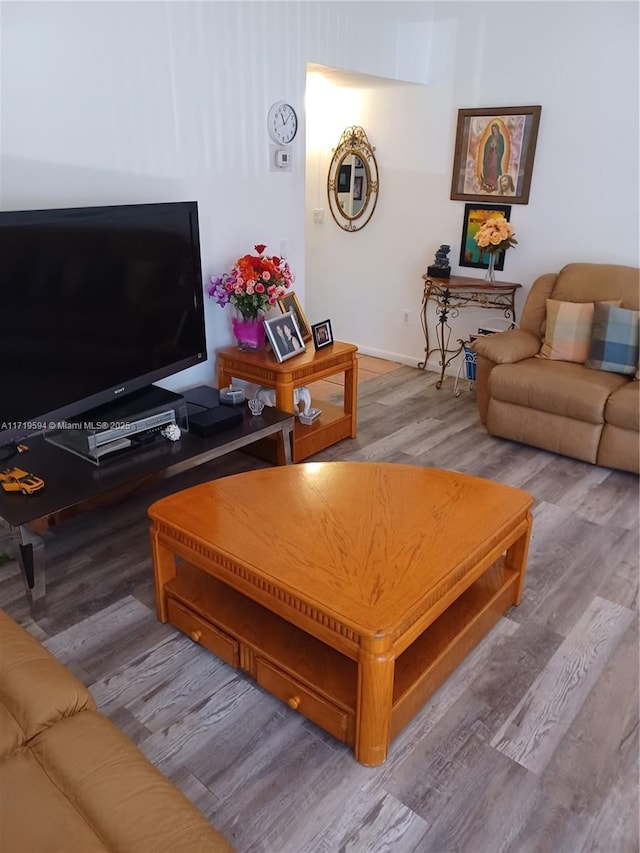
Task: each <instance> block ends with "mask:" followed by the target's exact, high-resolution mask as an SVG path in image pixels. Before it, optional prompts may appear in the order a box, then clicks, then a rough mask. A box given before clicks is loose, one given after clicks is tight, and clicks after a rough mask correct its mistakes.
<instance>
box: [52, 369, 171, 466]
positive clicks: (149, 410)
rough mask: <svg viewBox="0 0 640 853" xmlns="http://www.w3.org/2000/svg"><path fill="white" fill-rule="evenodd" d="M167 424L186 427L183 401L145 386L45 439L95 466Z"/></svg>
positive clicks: (152, 387)
mask: <svg viewBox="0 0 640 853" xmlns="http://www.w3.org/2000/svg"><path fill="white" fill-rule="evenodd" d="M171 424H177V425H178V426H179V427H182V428H183V429H186V427H187V408H186V403H185V400H184V397H183V396H182V394H176V393H175V392H174V391H168V390H167V389H166V388H160V387H158V386H157V385H149V386H148V387H146V388H142V389H141V390H139V391H134V392H133V393H132V394H127V396H126V397H122V398H119V399H115V400H112V401H111V402H109V403H106V404H104V405H102V406H98V407H96V408H94V409H90V410H89V411H87V412H83V413H82V414H81V415H78V416H77V417H75V418H73V419H69V420H66V421H63V422H62V423H61V424H60V425H59V428H58V429H55V430H52V431H50V432H47V433H45V439H46V440H47V441H49V442H51V443H52V444H55V445H57V446H58V447H61V448H62V449H63V450H68V451H70V452H71V453H75V454H77V455H78V456H80V457H81V458H83V459H86V460H87V461H89V462H92V463H93V464H94V465H99V464H100V463H101V462H103V461H104V460H105V459H106V458H109V457H110V456H111V455H112V454H114V453H120V452H122V451H127V450H131V449H135V448H136V447H140V446H141V445H142V444H143V443H145V442H144V441H143V439H144V437H145V436H147V435H149V434H153V433H157V432H159V431H160V430H161V429H163V428H164V427H167V426H170V425H171Z"/></svg>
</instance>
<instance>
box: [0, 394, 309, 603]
mask: <svg viewBox="0 0 640 853" xmlns="http://www.w3.org/2000/svg"><path fill="white" fill-rule="evenodd" d="M241 411H242V421H241V423H239V424H237V425H236V426H232V427H230V428H229V429H225V430H224V431H223V432H218V433H215V434H214V435H211V436H207V437H203V436H199V435H195V434H193V433H189V432H186V433H183V434H182V438H181V439H180V441H168V440H167V439H165V438H161V439H159V440H157V441H154V442H151V443H150V444H149V445H144V446H142V447H137V448H136V449H131V450H130V451H127V452H125V453H123V454H122V455H120V454H113V455H112V456H111V458H110V461H109V463H108V464H104V465H100V466H94V465H87V463H86V461H85V459H83V458H80V457H79V455H78V454H76V453H68V452H67V450H66V448H63V447H61V446H59V445H56V444H53V443H51V442H50V441H45V439H44V436H42V435H39V436H35V437H33V438H31V439H29V440H28V441H27V442H26V444H27V445H28V448H29V452H28V453H27V454H26V455H24V456H21V457H20V459H19V461H18V462H17V463H16V464H18V465H20V466H21V467H23V468H25V469H26V470H28V471H32V472H33V473H34V474H37V475H38V476H39V477H42V479H43V480H44V481H45V487H44V489H42V490H41V491H40V492H37V493H36V494H34V495H26V496H25V495H20V494H7V493H5V492H4V491H2V490H1V489H0V518H3V519H4V520H5V521H6V522H7V523H8V524H9V525H10V527H11V531H12V534H13V538H14V540H15V542H16V544H17V546H18V558H19V561H20V568H21V570H22V576H23V580H24V584H25V590H26V592H27V597H28V600H29V605H30V607H31V608H32V611H35V609H36V607H38V606H39V605H42V604H43V602H44V599H45V590H46V587H45V550H44V539H43V536H42V535H43V534H44V533H45V532H46V531H47V530H48V529H49V528H50V527H52V526H53V525H55V524H58V523H60V522H62V521H64V520H66V519H68V518H70V517H72V516H74V515H77V514H78V513H80V512H86V511H89V510H90V509H92V508H95V507H96V506H100V505H102V504H104V501H105V499H108V498H110V497H112V496H115V495H119V496H122V495H123V494H127V493H129V492H131V491H132V490H133V489H135V488H138V487H140V486H141V485H142V484H145V483H149V482H152V481H157V480H159V479H165V478H168V477H171V476H173V475H174V474H180V473H182V472H183V471H186V470H188V469H189V468H193V467H195V466H197V465H202V464H204V463H206V462H210V461H211V460H213V459H216V458H218V457H220V456H224V455H225V454H227V453H231V452H233V451H234V450H241V449H242V448H244V447H246V446H247V445H250V444H252V443H253V442H256V441H260V440H262V439H265V438H268V437H270V436H274V437H279V439H280V444H281V452H282V453H283V455H284V460H285V462H286V464H288V465H289V464H291V436H292V433H293V423H294V416H293V415H292V414H291V413H290V412H283V411H280V410H279V409H275V408H270V407H268V406H267V407H265V409H264V410H263V412H262V414H261V415H258V416H254V415H252V414H251V413H250V412H249V408H248V407H247V406H246V405H244V406H242V407H241Z"/></svg>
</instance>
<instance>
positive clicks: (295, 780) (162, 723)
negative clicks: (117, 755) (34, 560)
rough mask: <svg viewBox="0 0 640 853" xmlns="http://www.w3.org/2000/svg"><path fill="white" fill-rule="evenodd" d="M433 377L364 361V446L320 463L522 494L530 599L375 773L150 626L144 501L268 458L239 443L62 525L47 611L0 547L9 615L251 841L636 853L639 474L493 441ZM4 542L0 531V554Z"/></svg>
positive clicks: (404, 850) (237, 836)
mask: <svg viewBox="0 0 640 853" xmlns="http://www.w3.org/2000/svg"><path fill="white" fill-rule="evenodd" d="M367 374H373V375H372V376H367ZM436 378H437V377H436V376H435V375H434V374H433V373H428V372H423V371H420V370H418V369H416V368H410V367H404V366H398V365H388V364H385V363H379V364H378V365H376V364H375V359H368V360H366V361H362V362H361V379H367V381H361V383H360V389H359V412H358V424H359V426H358V437H357V438H356V439H353V440H349V439H347V440H345V441H343V442H341V443H340V444H339V445H336V446H334V447H332V448H329V449H328V450H326V451H324V452H322V453H320V454H318V455H317V456H316V457H314V460H318V461H329V460H341V459H349V460H383V461H387V462H402V463H407V464H410V465H424V466H435V467H442V468H449V469H455V470H458V471H463V472H466V473H468V474H475V475H477V476H480V477H487V478H490V479H495V480H498V481H501V482H504V483H508V484H511V485H514V486H517V487H519V488H522V489H525V490H526V491H528V492H530V493H531V494H532V495H533V496H534V498H535V509H534V526H533V538H532V544H531V550H530V556H529V565H528V571H527V577H526V583H525V587H524V596H523V600H522V603H521V605H520V606H519V607H514V608H511V610H510V611H509V612H508V613H507V615H506V617H505V618H503V619H501V620H500V622H499V623H498V625H497V626H496V628H495V629H494V630H493V631H491V633H490V634H489V635H488V636H487V637H486V638H485V639H484V640H483V641H482V643H481V644H480V645H479V646H478V647H477V648H476V649H475V650H474V651H473V652H472V653H471V654H470V655H469V657H468V658H467V659H466V660H465V661H464V663H463V664H462V665H461V666H460V667H459V668H458V669H457V670H456V672H455V673H454V674H453V675H452V676H451V678H449V680H448V681H447V682H446V683H445V685H443V686H442V687H441V688H440V690H438V691H437V693H436V694H435V695H434V696H433V698H432V700H431V701H430V702H429V703H428V704H427V706H426V707H425V708H424V709H423V711H422V712H421V713H419V714H418V716H417V717H416V718H415V719H414V720H413V721H412V722H411V723H410V724H409V725H408V726H407V728H406V729H405V730H404V731H403V732H402V733H401V734H400V736H399V737H398V738H397V740H396V741H395V742H394V743H393V744H392V747H391V751H390V756H389V758H388V760H387V762H386V763H385V764H384V765H383V766H381V767H377V768H366V767H363V766H361V765H360V764H357V763H356V762H355V760H354V758H353V754H352V752H351V750H350V749H348V748H347V747H345V746H343V745H341V744H339V743H337V742H336V741H335V740H333V739H332V738H331V737H329V736H328V735H326V734H325V733H324V732H323V731H321V730H320V729H318V728H317V727H316V726H314V725H313V724H312V723H310V722H308V721H306V720H305V719H304V718H303V717H301V716H300V715H299V714H297V713H296V712H294V711H292V710H290V709H289V708H288V707H286V706H285V705H283V704H282V703H281V702H279V701H278V700H276V699H275V698H274V697H272V696H270V695H269V694H268V693H266V692H264V691H262V690H261V689H260V688H258V687H257V686H256V685H255V684H254V683H253V682H251V681H250V680H249V679H248V678H246V677H245V676H243V675H242V674H241V673H239V672H237V671H235V670H233V669H231V668H230V667H228V666H226V665H225V664H223V663H221V662H220V661H219V660H218V659H217V658H215V657H214V656H212V655H210V654H209V653H208V652H206V651H205V650H203V649H202V648H200V647H198V646H196V645H194V644H193V643H192V642H191V641H190V640H189V639H187V638H186V637H185V636H183V635H182V634H180V633H178V631H176V630H175V629H174V628H172V627H171V626H170V625H168V624H167V625H161V624H160V623H159V622H158V621H157V619H156V616H155V610H154V596H153V585H152V569H151V558H150V553H149V542H148V536H147V529H148V521H147V518H146V508H147V506H148V505H149V504H150V503H151V502H153V501H154V500H156V499H157V498H159V497H161V496H162V495H163V494H166V493H168V492H170V491H175V490H177V489H180V488H184V487H186V486H188V485H191V484H194V483H196V482H201V481H203V480H206V479H211V478H213V477H218V476H223V475H226V474H231V473H236V472H239V471H245V470H250V469H252V468H256V467H261V466H262V465H263V463H261V462H259V461H257V460H256V459H254V458H253V457H251V456H249V455H247V454H244V453H234V454H231V455H230V456H228V457H226V458H225V459H223V460H217V461H215V462H212V463H210V464H209V465H206V466H203V467H201V468H199V469H195V470H192V471H190V472H187V473H185V474H182V475H180V476H179V477H175V478H173V479H171V480H167V481H165V482H164V483H162V484H158V485H155V486H153V487H148V488H147V489H146V490H141V491H139V492H137V493H135V494H133V495H131V496H130V497H129V498H128V499H127V500H125V501H124V502H123V503H121V504H120V505H118V506H111V507H103V508H101V509H98V510H95V511H93V512H91V513H88V514H86V515H83V516H79V517H77V518H75V519H72V520H70V521H68V522H65V523H64V524H61V525H59V526H58V527H57V528H54V529H53V530H52V531H51V532H50V533H48V534H47V543H46V547H47V556H48V576H47V582H48V594H47V610H46V612H45V613H43V614H42V615H39V617H38V618H37V619H34V618H33V617H32V616H31V614H30V612H29V609H28V606H27V604H26V601H25V597H24V593H23V586H22V581H21V578H20V576H19V571H18V567H17V564H16V562H15V559H10V560H9V561H8V562H5V564H4V565H1V564H2V559H0V606H1V607H3V608H4V609H5V610H6V611H7V612H8V613H9V614H10V615H12V616H13V617H14V618H15V619H16V620H17V621H18V622H19V623H21V624H22V625H24V626H25V627H26V628H27V629H28V630H29V631H30V632H31V633H33V634H34V635H35V636H36V637H38V638H39V639H40V640H42V641H43V642H44V643H45V645H46V646H47V648H49V649H50V651H51V652H52V653H53V654H54V655H55V656H56V657H57V658H58V659H59V660H61V661H62V662H63V663H65V664H66V665H67V666H68V667H69V668H70V669H71V670H72V671H73V672H74V673H75V674H76V675H77V676H78V677H79V678H80V679H81V680H82V681H83V682H84V683H85V684H86V685H87V686H88V687H89V688H90V689H91V690H92V692H93V695H94V696H95V698H96V700H97V702H98V705H99V707H100V709H101V710H102V711H103V712H104V713H105V714H107V715H108V716H109V717H110V718H111V719H112V720H113V721H114V722H115V723H116V724H117V725H118V726H120V727H121V728H122V729H123V730H124V731H125V732H126V733H127V734H128V735H129V737H131V738H132V740H133V741H135V743H137V744H138V745H139V746H140V748H141V749H142V750H143V752H144V753H145V754H146V755H147V757H148V758H149V759H150V760H151V761H152V762H153V763H154V764H156V765H157V766H158V767H159V768H160V769H161V770H162V771H163V772H164V773H165V774H166V775H167V776H168V777H169V778H171V779H172V780H173V781H174V782H175V783H176V784H177V785H178V786H179V787H180V788H181V789H182V790H183V791H184V792H185V794H186V795H187V796H188V797H189V798H190V799H191V800H193V802H194V803H195V804H196V805H197V806H198V807H199V808H200V809H201V811H202V812H203V813H204V815H205V816H206V817H207V818H208V819H209V820H210V821H211V822H212V823H214V824H215V825H216V826H217V827H218V829H220V830H221V831H222V832H223V833H224V834H225V835H226V836H227V838H228V839H229V840H230V841H231V843H232V844H234V845H235V847H236V848H237V849H238V850H239V851H243V853H249V851H251V853H347V851H349V853H382V851H389V853H454V851H455V852H456V853H499V851H514V852H515V851H518V852H519V853H520V851H522V853H529V851H550V852H551V853H582V851H585V852H586V851H601V853H635V851H638V618H637V616H638V614H637V610H638V478H637V477H635V476H633V475H630V474H625V473H621V472H616V471H611V470H608V469H606V468H596V467H594V466H592V465H588V464H585V463H582V462H578V461H575V460H573V459H566V458H564V457H560V456H555V455H553V454H551V453H546V452H543V451H539V450H536V449H534V448H531V447H525V446H521V445H517V444H514V443H512V442H508V441H504V440H501V439H497V438H492V437H490V436H488V435H487V434H486V432H485V430H484V429H483V427H482V426H481V424H480V422H479V419H478V415H477V411H476V405H475V396H474V393H473V391H472V390H469V388H468V383H466V382H462V383H461V388H462V393H461V395H460V396H459V397H455V396H454V395H453V393H452V388H453V379H452V378H448V379H447V380H446V381H445V386H444V387H443V388H442V390H440V391H436V390H435V381H436ZM327 386H328V387H327ZM316 390H317V392H319V394H320V395H321V394H324V395H325V396H326V395H335V394H336V393H337V394H339V393H340V388H339V387H338V386H336V385H333V384H332V383H327V385H325V386H324V387H323V388H319V389H316ZM272 509H273V508H270V510H269V511H270V512H272ZM282 511H283V523H284V521H286V507H283V508H282ZM458 523H459V525H460V527H462V526H463V525H464V524H465V518H464V515H462V514H461V515H460V518H459V519H458ZM451 535H452V536H455V535H456V531H455V530H452V531H451ZM274 536H277V522H275V523H274ZM265 547H268V545H267V544H265ZM12 548H13V546H12V544H11V542H10V540H9V538H8V533H7V531H6V528H0V558H1V556H2V554H3V553H5V554H8V555H9V556H10V557H12ZM34 853H35V852H34ZM64 853H71V851H64ZM78 853H81V851H78ZM194 853H200V851H194ZM203 853H204V851H203Z"/></svg>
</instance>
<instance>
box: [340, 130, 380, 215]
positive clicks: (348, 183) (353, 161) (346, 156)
mask: <svg viewBox="0 0 640 853" xmlns="http://www.w3.org/2000/svg"><path fill="white" fill-rule="evenodd" d="M374 150H375V149H374V148H373V147H372V146H371V145H370V144H369V140H368V139H367V135H366V133H365V132H364V130H363V129H362V128H361V127H357V126H354V127H349V128H347V129H346V130H345V131H344V133H343V134H342V136H341V138H340V142H339V144H338V147H337V148H336V149H335V151H334V155H333V159H332V160H331V164H330V166H329V176H328V180H327V193H328V197H329V207H330V209H331V214H332V216H333V218H334V220H335V221H336V222H337V223H338V225H339V226H340V227H341V228H342V229H343V230H345V231H358V230H359V229H360V228H363V227H364V226H365V225H366V224H367V222H368V221H369V219H370V218H371V214H372V213H373V210H374V208H375V206H376V202H377V200H378V166H377V163H376V158H375V156H374V153H373V152H374Z"/></svg>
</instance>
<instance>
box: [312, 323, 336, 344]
mask: <svg viewBox="0 0 640 853" xmlns="http://www.w3.org/2000/svg"><path fill="white" fill-rule="evenodd" d="M311 334H312V335H313V345H314V347H315V348H316V352H317V351H318V350H319V349H323V348H324V347H329V346H331V344H332V343H333V332H332V331H331V320H323V321H322V322H321V323H314V324H313V326H312V327H311Z"/></svg>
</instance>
